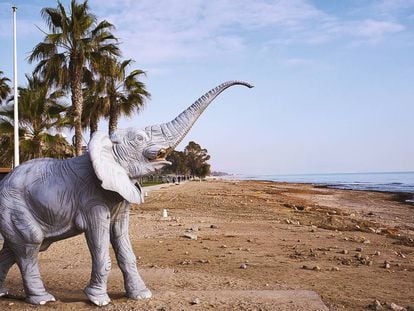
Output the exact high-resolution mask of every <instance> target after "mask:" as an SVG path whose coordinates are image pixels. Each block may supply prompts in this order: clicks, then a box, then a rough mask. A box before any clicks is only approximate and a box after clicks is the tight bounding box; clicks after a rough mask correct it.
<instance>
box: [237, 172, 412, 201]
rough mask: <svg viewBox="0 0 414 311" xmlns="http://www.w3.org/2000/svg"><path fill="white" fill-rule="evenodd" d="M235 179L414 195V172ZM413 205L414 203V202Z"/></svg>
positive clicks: (255, 176)
mask: <svg viewBox="0 0 414 311" xmlns="http://www.w3.org/2000/svg"><path fill="white" fill-rule="evenodd" d="M233 178H236V179H248V180H269V181H281V182H294V183H310V184H315V185H321V186H327V187H331V188H336V189H349V190H371V191H385V192H404V193H412V194H414V172H389V173H343V174H304V175H233ZM412 203H414V200H413V202H412Z"/></svg>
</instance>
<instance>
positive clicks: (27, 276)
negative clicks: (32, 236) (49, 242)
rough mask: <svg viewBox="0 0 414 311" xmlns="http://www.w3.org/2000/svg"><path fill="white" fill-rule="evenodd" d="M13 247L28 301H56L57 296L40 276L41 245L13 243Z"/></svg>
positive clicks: (37, 302) (41, 302)
mask: <svg viewBox="0 0 414 311" xmlns="http://www.w3.org/2000/svg"><path fill="white" fill-rule="evenodd" d="M11 247H12V250H13V252H14V255H15V258H16V261H17V265H18V266H19V269H20V272H21V274H22V278H23V286H24V291H25V293H26V301H27V302H28V303H31V304H34V305H44V304H45V303H46V302H49V301H56V299H55V297H53V296H52V295H51V294H49V293H48V292H47V291H46V289H45V287H44V285H43V282H42V279H41V278H40V272H39V263H38V254H39V248H40V245H36V244H18V245H16V244H13V245H12V246H11Z"/></svg>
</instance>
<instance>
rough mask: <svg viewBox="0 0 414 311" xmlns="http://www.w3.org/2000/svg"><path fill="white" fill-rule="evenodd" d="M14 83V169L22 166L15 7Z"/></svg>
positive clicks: (14, 13)
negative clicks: (20, 156) (20, 157)
mask: <svg viewBox="0 0 414 311" xmlns="http://www.w3.org/2000/svg"><path fill="white" fill-rule="evenodd" d="M12 9H13V81H14V167H16V166H18V165H19V164H20V159H19V103H18V102H19V94H18V91H19V90H18V88H17V44H16V10H17V7H15V6H13V7H12Z"/></svg>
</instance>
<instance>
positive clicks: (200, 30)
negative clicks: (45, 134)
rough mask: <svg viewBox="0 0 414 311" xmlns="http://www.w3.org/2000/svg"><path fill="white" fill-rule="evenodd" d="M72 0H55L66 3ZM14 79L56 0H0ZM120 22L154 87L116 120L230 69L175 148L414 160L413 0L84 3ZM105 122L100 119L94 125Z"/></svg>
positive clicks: (271, 166) (294, 159)
mask: <svg viewBox="0 0 414 311" xmlns="http://www.w3.org/2000/svg"><path fill="white" fill-rule="evenodd" d="M69 2H70V1H66V0H64V1H62V3H63V4H64V5H65V6H66V7H68V3H69ZM12 4H14V5H16V6H17V7H18V10H17V23H18V27H17V32H18V41H17V43H18V72H19V73H18V79H19V84H20V85H24V83H25V78H24V74H25V73H29V72H31V71H32V69H33V65H31V64H28V63H27V57H28V55H29V54H30V51H31V50H32V49H33V47H34V46H35V45H36V44H37V43H38V42H40V41H41V40H42V39H43V34H42V32H41V30H44V31H46V30H47V27H46V25H45V23H44V21H43V20H42V18H41V15H40V10H41V8H43V7H56V1H50V0H32V1H23V0H16V1H14V2H10V1H3V0H0V70H2V71H4V72H5V74H6V76H8V77H10V78H12V75H13V72H12V11H11V6H12ZM89 5H90V8H91V10H92V12H94V13H95V14H96V15H97V17H98V20H102V19H106V20H108V21H110V22H111V23H113V24H114V25H115V27H116V29H115V31H114V32H115V34H116V36H118V37H119V38H120V48H121V50H122V52H123V57H124V58H132V59H134V60H135V63H134V65H133V66H132V67H131V69H135V68H139V69H143V70H145V71H146V73H147V76H146V78H145V80H144V82H145V83H146V85H147V88H148V90H149V91H150V93H151V94H152V97H151V100H150V101H148V102H147V103H146V107H145V108H144V109H143V111H142V112H141V113H140V114H138V115H136V116H134V117H132V118H123V119H122V120H121V122H120V125H119V127H121V128H122V127H131V126H132V127H143V126H145V125H150V124H157V123H162V122H166V121H170V120H171V119H173V118H174V117H175V116H176V115H178V113H180V112H181V111H182V110H184V109H185V108H187V107H188V106H189V105H190V104H192V103H193V102H194V101H195V100H196V99H197V98H199V97H200V96H201V95H203V94H204V93H205V92H207V91H209V90H210V89H211V88H213V87H215V86H216V85H218V84H220V83H222V82H224V81H228V80H244V81H247V82H249V83H251V84H253V85H255V87H254V88H253V89H248V88H245V87H242V86H234V87H232V88H230V89H228V90H226V91H225V92H224V93H222V94H221V95H220V96H219V97H218V98H217V99H216V100H215V101H214V102H213V103H212V104H211V105H210V106H209V107H208V109H207V110H206V111H205V112H204V113H203V115H202V116H201V117H200V119H199V120H198V121H197V122H196V124H195V125H194V127H193V129H192V130H191V131H190V132H189V134H188V135H187V137H186V139H185V140H184V141H183V142H182V143H181V144H180V145H179V146H178V148H177V149H179V150H180V149H183V148H184V146H185V145H186V144H187V143H188V142H189V141H191V140H193V141H196V142H197V143H199V144H200V145H201V146H202V147H204V148H206V149H207V150H208V152H209V154H210V155H211V160H210V163H211V165H212V169H213V170H216V171H225V172H229V173H244V174H304V173H339V172H344V173H347V172H387V171H414V143H413V142H414V140H413V134H414V121H413V119H414V87H413V86H414V57H413V55H414V27H413V26H414V0H378V1H368V0H347V1H342V0H341V1H340V0H338V1H332V0H313V1H311V0H248V1H247V0H238V1H234V0H209V1H203V0H160V1H151V0H135V1H133V0H118V1H115V0H113V1H102V0H91V1H89ZM100 130H102V131H106V124H105V123H104V122H103V123H101V124H100Z"/></svg>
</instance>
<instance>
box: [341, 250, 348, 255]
mask: <svg viewBox="0 0 414 311" xmlns="http://www.w3.org/2000/svg"><path fill="white" fill-rule="evenodd" d="M348 253H349V252H348V250H347V249H343V250H342V251H341V254H344V255H346V254H348Z"/></svg>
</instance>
